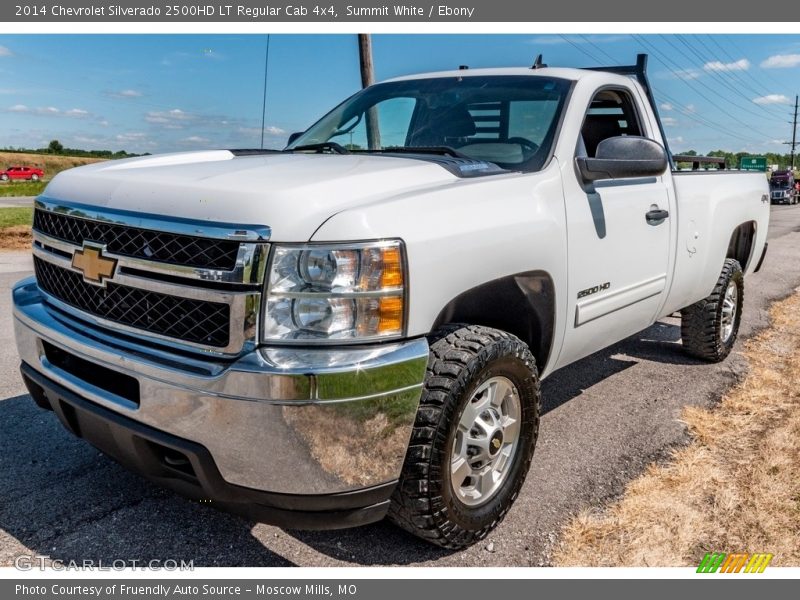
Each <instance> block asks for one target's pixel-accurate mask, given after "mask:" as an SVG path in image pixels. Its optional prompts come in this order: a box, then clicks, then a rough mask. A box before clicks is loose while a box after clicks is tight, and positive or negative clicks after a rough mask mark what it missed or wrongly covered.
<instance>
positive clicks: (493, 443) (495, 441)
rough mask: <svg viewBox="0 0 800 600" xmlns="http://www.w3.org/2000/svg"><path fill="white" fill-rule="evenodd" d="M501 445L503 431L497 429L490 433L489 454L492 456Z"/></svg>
mask: <svg viewBox="0 0 800 600" xmlns="http://www.w3.org/2000/svg"><path fill="white" fill-rule="evenodd" d="M502 447H503V432H502V431H500V430H499V429H498V430H497V431H495V432H494V433H493V434H492V437H491V439H490V440H489V454H491V455H492V456H494V455H495V454H497V453H498V452H500V448H502Z"/></svg>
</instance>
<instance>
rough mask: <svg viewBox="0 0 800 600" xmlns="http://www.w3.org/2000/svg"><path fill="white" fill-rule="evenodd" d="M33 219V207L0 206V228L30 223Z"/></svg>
mask: <svg viewBox="0 0 800 600" xmlns="http://www.w3.org/2000/svg"><path fill="white" fill-rule="evenodd" d="M32 221H33V208H29V207H27V206H23V207H19V208H0V228H4V227H13V226H15V225H30V224H31V222H32Z"/></svg>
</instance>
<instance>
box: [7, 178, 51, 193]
mask: <svg viewBox="0 0 800 600" xmlns="http://www.w3.org/2000/svg"><path fill="white" fill-rule="evenodd" d="M45 185H46V184H45V182H44V181H8V182H6V183H0V197H3V196H38V195H39V194H41V193H42V192H43V191H44V186H45Z"/></svg>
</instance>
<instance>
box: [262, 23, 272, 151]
mask: <svg viewBox="0 0 800 600" xmlns="http://www.w3.org/2000/svg"><path fill="white" fill-rule="evenodd" d="M269 38H270V34H267V48H266V50H265V51H264V95H263V97H262V100H261V146H260V148H261V150H263V149H264V126H265V125H266V120H267V74H268V73H269Z"/></svg>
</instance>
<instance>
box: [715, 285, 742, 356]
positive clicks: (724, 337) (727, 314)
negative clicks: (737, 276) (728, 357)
mask: <svg viewBox="0 0 800 600" xmlns="http://www.w3.org/2000/svg"><path fill="white" fill-rule="evenodd" d="M738 305H739V288H738V287H737V285H736V282H735V281H730V282H728V287H727V288H725V297H724V298H723V299H722V319H721V322H720V328H719V339H720V341H722V343H723V344H724V343H725V342H727V341H728V340H729V339H730V338H731V335H733V326H734V324H735V323H736V310H737V309H738Z"/></svg>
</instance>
